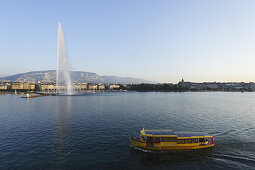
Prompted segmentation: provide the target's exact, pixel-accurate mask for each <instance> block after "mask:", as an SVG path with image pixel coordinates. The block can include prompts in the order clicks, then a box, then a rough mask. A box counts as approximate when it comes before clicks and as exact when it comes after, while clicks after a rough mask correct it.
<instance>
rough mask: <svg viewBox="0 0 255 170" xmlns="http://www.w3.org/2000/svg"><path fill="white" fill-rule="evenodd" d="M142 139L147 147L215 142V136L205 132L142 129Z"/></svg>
mask: <svg viewBox="0 0 255 170" xmlns="http://www.w3.org/2000/svg"><path fill="white" fill-rule="evenodd" d="M140 141H141V142H145V143H146V146H147V147H154V146H169V145H178V146H197V145H200V146H201V145H208V144H213V143H214V141H213V137H212V136H211V135H209V134H207V133H204V132H173V131H172V130H169V129H163V130H144V129H143V130H141V135H140Z"/></svg>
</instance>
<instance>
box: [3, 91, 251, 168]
mask: <svg viewBox="0 0 255 170" xmlns="http://www.w3.org/2000/svg"><path fill="white" fill-rule="evenodd" d="M254 122H255V93H232V92H208V93H207V92H203V93H201V92H195V93H191V92H190V93H188V92H187V93H186V92H185V93H173V92H170V93H163V92H159V93H157V92H145V93H142V92H140V93H138V92H128V93H97V94H93V95H81V96H47V97H38V98H31V99H24V98H20V96H18V95H17V96H15V95H0V134H1V135H0V169H13V168H25V169H28V168H29V169H35V168H43V169H46V168H47V169H71V168H72V169H74V168H81V169H104V168H112V169H127V168H134V169H144V168H147V169H154V168H157V169H169V168H175V169H184V168H186V169H197V168H203V169H205V168H229V169H240V168H242V169H252V168H254V167H255V141H254V139H255V126H254V125H255V124H254ZM143 127H144V128H145V129H153V128H155V129H160V128H162V129H165V128H171V129H172V130H174V131H191V130H192V131H201V130H202V131H205V132H208V133H209V134H212V135H213V136H214V140H215V147H214V148H213V149H203V150H196V151H171V152H148V151H143V150H137V149H134V148H130V145H129V137H130V136H131V135H138V134H139V131H140V130H141V129H142V128H143Z"/></svg>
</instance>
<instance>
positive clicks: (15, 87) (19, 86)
mask: <svg viewBox="0 0 255 170" xmlns="http://www.w3.org/2000/svg"><path fill="white" fill-rule="evenodd" d="M23 88H24V86H23V83H21V82H14V83H12V85H11V89H12V90H23Z"/></svg>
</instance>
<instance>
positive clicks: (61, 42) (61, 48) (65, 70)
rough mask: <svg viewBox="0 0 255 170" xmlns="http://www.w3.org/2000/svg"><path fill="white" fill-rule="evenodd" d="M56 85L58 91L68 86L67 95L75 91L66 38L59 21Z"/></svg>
mask: <svg viewBox="0 0 255 170" xmlns="http://www.w3.org/2000/svg"><path fill="white" fill-rule="evenodd" d="M56 85H57V88H56V90H57V93H59V92H60V91H62V90H63V88H60V86H62V85H65V86H66V93H67V95H71V94H72V93H73V90H72V83H71V76H70V71H69V66H68V59H67V55H66V46H65V38H64V33H63V30H62V26H61V24H60V22H58V40H57V68H56Z"/></svg>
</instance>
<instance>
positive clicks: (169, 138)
mask: <svg viewBox="0 0 255 170" xmlns="http://www.w3.org/2000/svg"><path fill="white" fill-rule="evenodd" d="M161 141H162V142H176V141H177V138H176V137H162V138H161Z"/></svg>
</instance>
